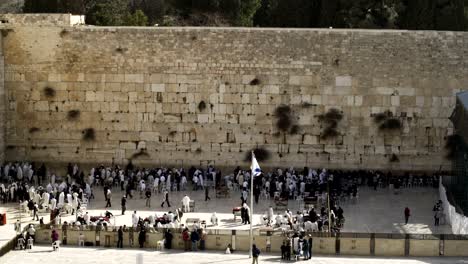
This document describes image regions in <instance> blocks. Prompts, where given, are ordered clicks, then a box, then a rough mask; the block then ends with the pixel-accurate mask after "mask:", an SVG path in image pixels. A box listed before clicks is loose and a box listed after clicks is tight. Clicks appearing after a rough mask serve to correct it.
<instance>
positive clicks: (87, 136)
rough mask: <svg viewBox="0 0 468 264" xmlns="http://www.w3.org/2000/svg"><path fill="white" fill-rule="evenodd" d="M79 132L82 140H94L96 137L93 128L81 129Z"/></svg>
mask: <svg viewBox="0 0 468 264" xmlns="http://www.w3.org/2000/svg"><path fill="white" fill-rule="evenodd" d="M81 133H82V134H83V140H84V141H94V140H95V139H96V135H95V132H94V128H87V129H85V130H83V131H82V132H81Z"/></svg>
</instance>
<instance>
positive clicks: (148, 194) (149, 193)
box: [145, 187, 151, 208]
mask: <svg viewBox="0 0 468 264" xmlns="http://www.w3.org/2000/svg"><path fill="white" fill-rule="evenodd" d="M145 197H146V206H148V208H150V207H151V189H150V188H149V187H148V188H146V192H145Z"/></svg>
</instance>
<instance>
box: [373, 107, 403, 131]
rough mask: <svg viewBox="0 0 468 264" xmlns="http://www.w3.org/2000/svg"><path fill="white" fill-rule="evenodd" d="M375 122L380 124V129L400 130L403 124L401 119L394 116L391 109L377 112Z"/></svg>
mask: <svg viewBox="0 0 468 264" xmlns="http://www.w3.org/2000/svg"><path fill="white" fill-rule="evenodd" d="M374 122H375V123H376V124H378V125H379V129H380V130H399V129H401V128H402V126H403V125H402V123H401V121H400V119H398V118H396V117H394V115H393V113H392V112H391V111H389V110H387V111H385V112H382V113H377V114H375V115H374Z"/></svg>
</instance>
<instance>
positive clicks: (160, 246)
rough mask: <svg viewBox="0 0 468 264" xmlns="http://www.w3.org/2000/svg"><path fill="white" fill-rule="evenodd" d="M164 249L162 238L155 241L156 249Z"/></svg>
mask: <svg viewBox="0 0 468 264" xmlns="http://www.w3.org/2000/svg"><path fill="white" fill-rule="evenodd" d="M163 249H164V239H163V240H159V241H158V242H157V243H156V250H163Z"/></svg>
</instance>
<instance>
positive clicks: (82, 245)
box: [78, 234, 85, 247]
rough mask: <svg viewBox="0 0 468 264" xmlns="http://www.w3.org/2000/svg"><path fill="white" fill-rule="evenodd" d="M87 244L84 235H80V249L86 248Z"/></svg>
mask: <svg viewBox="0 0 468 264" xmlns="http://www.w3.org/2000/svg"><path fill="white" fill-rule="evenodd" d="M84 244H85V236H84V235H83V234H80V236H79V237H78V246H79V247H84Z"/></svg>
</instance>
